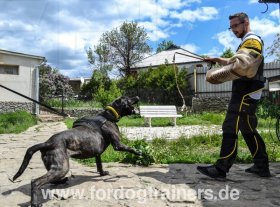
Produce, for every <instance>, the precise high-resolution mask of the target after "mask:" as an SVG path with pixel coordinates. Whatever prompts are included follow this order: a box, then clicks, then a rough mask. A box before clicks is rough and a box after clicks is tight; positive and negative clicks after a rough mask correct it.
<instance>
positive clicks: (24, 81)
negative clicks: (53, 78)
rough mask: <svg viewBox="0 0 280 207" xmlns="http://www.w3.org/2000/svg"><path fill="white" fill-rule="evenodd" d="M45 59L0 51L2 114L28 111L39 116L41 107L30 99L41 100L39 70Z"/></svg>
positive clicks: (0, 105)
mask: <svg viewBox="0 0 280 207" xmlns="http://www.w3.org/2000/svg"><path fill="white" fill-rule="evenodd" d="M44 59H45V58H44V57H41V56H36V55H29V54H24V53H18V52H13V51H7V50H1V49H0V113H3V112H13V111H16V110H27V111H30V112H31V113H34V114H38V112H39V107H38V105H37V104H34V103H33V102H32V101H30V100H28V99H26V98H24V97H22V96H19V95H17V94H15V93H13V92H11V91H9V90H7V89H5V88H3V87H1V86H4V87H6V88H9V89H11V90H14V91H16V92H18V93H20V94H23V95H24V96H27V97H29V98H32V99H35V100H39V69H38V66H39V65H40V64H41V63H42V62H43V61H44Z"/></svg>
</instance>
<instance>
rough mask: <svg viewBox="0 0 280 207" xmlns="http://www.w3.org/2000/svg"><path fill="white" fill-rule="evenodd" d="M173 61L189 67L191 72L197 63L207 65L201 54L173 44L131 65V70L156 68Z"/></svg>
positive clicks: (183, 66) (180, 65)
mask: <svg viewBox="0 0 280 207" xmlns="http://www.w3.org/2000/svg"><path fill="white" fill-rule="evenodd" d="M173 62H175V64H176V66H177V67H178V68H187V69H188V72H189V73H193V70H194V68H195V67H196V66H197V65H199V66H206V63H204V62H202V60H201V56H199V55H197V54H194V53H191V52H190V51H188V50H185V49H182V48H180V47H178V46H176V45H171V46H170V47H168V48H167V49H166V50H164V51H161V52H159V53H156V54H154V55H151V56H149V57H146V58H144V59H143V60H141V61H139V62H137V63H135V64H134V66H133V67H131V70H132V71H134V72H138V71H140V70H145V69H147V68H156V67H158V66H160V65H164V64H165V65H171V64H173Z"/></svg>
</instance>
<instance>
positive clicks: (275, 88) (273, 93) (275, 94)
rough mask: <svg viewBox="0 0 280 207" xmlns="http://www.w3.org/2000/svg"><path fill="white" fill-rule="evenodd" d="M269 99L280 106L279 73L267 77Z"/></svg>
mask: <svg viewBox="0 0 280 207" xmlns="http://www.w3.org/2000/svg"><path fill="white" fill-rule="evenodd" d="M268 91H269V99H270V100H271V101H272V103H274V104H276V105H278V106H280V75H277V76H273V77H270V78H268Z"/></svg>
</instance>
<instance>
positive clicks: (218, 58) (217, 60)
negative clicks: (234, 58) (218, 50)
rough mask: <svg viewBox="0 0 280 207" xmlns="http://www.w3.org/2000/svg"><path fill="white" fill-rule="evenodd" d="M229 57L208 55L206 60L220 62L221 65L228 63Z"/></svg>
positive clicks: (212, 62) (213, 62)
mask: <svg viewBox="0 0 280 207" xmlns="http://www.w3.org/2000/svg"><path fill="white" fill-rule="evenodd" d="M228 60H229V58H221V57H214V58H212V57H206V58H204V61H205V62H210V63H211V64H214V65H215V63H218V64H219V65H227V64H228Z"/></svg>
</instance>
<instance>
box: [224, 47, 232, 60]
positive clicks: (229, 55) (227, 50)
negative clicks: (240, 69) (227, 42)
mask: <svg viewBox="0 0 280 207" xmlns="http://www.w3.org/2000/svg"><path fill="white" fill-rule="evenodd" d="M232 56H234V53H233V52H232V50H231V48H227V49H226V50H225V51H224V52H223V54H222V55H221V57H222V58H231V57H232Z"/></svg>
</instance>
